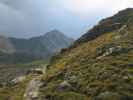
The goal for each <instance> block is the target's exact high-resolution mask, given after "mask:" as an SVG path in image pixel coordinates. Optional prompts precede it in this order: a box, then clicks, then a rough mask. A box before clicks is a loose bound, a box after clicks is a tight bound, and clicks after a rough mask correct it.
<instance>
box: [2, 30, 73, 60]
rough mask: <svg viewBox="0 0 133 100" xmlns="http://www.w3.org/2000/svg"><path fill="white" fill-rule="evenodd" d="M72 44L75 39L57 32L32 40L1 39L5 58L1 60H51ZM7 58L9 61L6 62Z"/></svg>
mask: <svg viewBox="0 0 133 100" xmlns="http://www.w3.org/2000/svg"><path fill="white" fill-rule="evenodd" d="M72 42H73V39H71V38H68V37H67V36H65V35H64V34H63V33H61V32H59V31H57V30H54V31H51V32H48V33H46V34H45V35H43V36H39V37H34V38H30V39H17V38H6V37H1V38H0V51H1V53H2V52H3V54H2V55H3V56H0V59H1V62H2V60H3V61H5V62H6V61H7V62H9V63H10V62H13V63H14V62H16V63H17V62H29V61H32V60H37V59H41V58H49V57H51V56H52V55H54V54H55V53H56V52H59V51H60V50H61V49H62V48H66V47H68V46H69V45H70V44H72ZM4 54H5V56H4ZM22 55H23V56H22ZM7 58H8V60H5V59H7ZM10 58H11V59H10ZM17 59H18V60H17ZM5 62H4V63H5Z"/></svg>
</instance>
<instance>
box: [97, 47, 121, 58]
mask: <svg viewBox="0 0 133 100" xmlns="http://www.w3.org/2000/svg"><path fill="white" fill-rule="evenodd" d="M122 49H123V48H122V47H121V46H111V47H106V46H105V47H103V48H100V49H98V50H99V51H97V55H99V56H98V57H97V59H101V58H103V57H105V56H109V55H111V54H114V53H119V52H121V51H122Z"/></svg>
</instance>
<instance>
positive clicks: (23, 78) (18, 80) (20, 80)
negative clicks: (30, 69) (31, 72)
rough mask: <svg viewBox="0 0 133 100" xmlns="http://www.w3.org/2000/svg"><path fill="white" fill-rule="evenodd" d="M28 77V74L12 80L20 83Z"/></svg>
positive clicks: (12, 82) (14, 82) (13, 82)
mask: <svg viewBox="0 0 133 100" xmlns="http://www.w3.org/2000/svg"><path fill="white" fill-rule="evenodd" d="M25 79H26V76H19V77H16V78H14V79H13V80H12V81H11V84H14V85H16V84H19V83H20V82H23V81H24V80H25Z"/></svg>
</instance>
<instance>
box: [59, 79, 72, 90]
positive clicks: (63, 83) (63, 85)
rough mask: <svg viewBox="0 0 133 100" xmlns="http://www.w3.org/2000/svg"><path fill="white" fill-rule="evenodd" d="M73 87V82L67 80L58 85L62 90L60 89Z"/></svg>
mask: <svg viewBox="0 0 133 100" xmlns="http://www.w3.org/2000/svg"><path fill="white" fill-rule="evenodd" d="M71 89H72V86H71V84H70V83H69V82H67V81H63V82H61V83H60V84H59V86H58V90H60V91H69V90H71Z"/></svg>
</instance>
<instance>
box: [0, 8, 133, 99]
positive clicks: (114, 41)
mask: <svg viewBox="0 0 133 100" xmlns="http://www.w3.org/2000/svg"><path fill="white" fill-rule="evenodd" d="M45 71H46V72H45V73H44V74H42V75H41V76H40V75H39V76H26V77H27V78H26V79H25V80H23V81H21V82H20V83H19V84H17V85H15V86H10V87H8V88H6V89H2V90H0V97H2V98H3V99H5V98H6V97H7V98H6V99H10V98H11V99H12V98H13V100H22V99H24V100H33V99H36V100H133V85H132V84H133V9H132V8H128V9H125V10H123V11H120V12H119V13H117V14H116V15H114V16H112V17H109V18H107V19H104V20H102V21H100V22H99V23H98V25H96V26H95V27H94V28H92V29H91V30H89V31H88V32H87V33H86V34H85V35H83V36H82V37H81V38H79V39H78V40H77V41H76V42H75V43H74V44H73V45H72V46H71V47H70V48H67V49H65V50H63V51H62V52H61V53H59V54H58V55H56V56H54V57H53V58H52V59H51V62H50V64H49V65H48V66H47V70H45ZM4 93H7V94H6V95H5V94H4Z"/></svg>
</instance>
